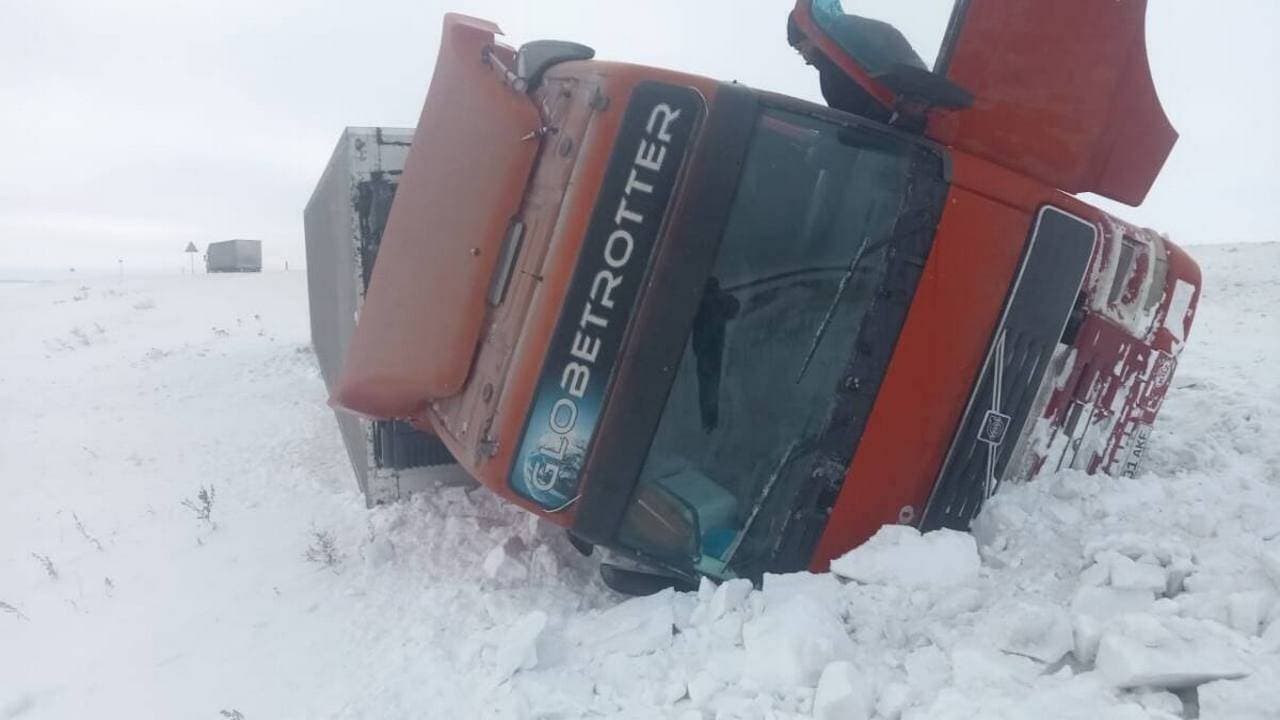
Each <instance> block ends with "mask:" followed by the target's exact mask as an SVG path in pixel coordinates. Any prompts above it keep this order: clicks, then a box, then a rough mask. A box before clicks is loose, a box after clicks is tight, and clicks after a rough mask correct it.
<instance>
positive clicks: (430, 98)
mask: <svg viewBox="0 0 1280 720" xmlns="http://www.w3.org/2000/svg"><path fill="white" fill-rule="evenodd" d="M1144 19H1145V3H1144V2H1141V1H1130V2H1123V3H1117V2H1115V0H1046V1H1045V2H1037V3H1023V2H1018V1H1016V0H968V1H967V2H959V3H957V4H956V7H955V9H954V11H953V12H952V15H951V18H950V25H949V27H948V30H947V34H946V38H945V40H944V43H943V46H942V49H941V52H940V54H939V56H938V61H937V63H936V64H935V65H934V66H933V67H932V68H931V69H928V68H926V67H925V66H924V65H923V63H922V62H920V61H919V60H918V58H917V57H914V54H913V53H912V52H911V48H910V45H909V43H906V45H905V50H904V48H903V45H904V43H905V39H904V38H903V37H902V36H901V34H898V33H897V32H896V30H895V29H894V28H892V26H888V25H886V24H884V23H875V22H873V21H865V22H864V21H863V19H861V18H858V16H856V15H849V14H848V13H846V12H845V11H844V9H843V8H841V7H840V6H839V3H838V2H834V1H833V0H800V1H799V2H798V3H797V5H796V6H795V8H794V10H793V11H792V13H791V16H790V18H789V25H790V28H789V30H790V32H789V35H790V39H791V42H792V44H793V45H795V46H796V47H797V49H798V50H799V51H800V52H801V54H802V56H803V57H804V58H805V59H806V60H807V61H808V62H810V63H811V64H813V65H815V66H816V67H817V68H818V70H819V72H820V73H822V80H823V90H824V94H825V95H826V96H827V99H828V102H829V104H831V105H833V106H834V107H823V106H819V105H815V104H812V103H809V102H805V101H801V100H797V99H794V98H790V97H786V96H783V95H778V94H774V93H768V92H761V91H757V90H753V89H751V88H748V87H745V86H743V85H740V84H736V83H726V82H718V81H715V80H711V79H708V78H704V77H697V76H693V75H687V74H683V73H679V72H674V71H669V70H663V69H659V68H652V67H641V66H636V65H627V64H620V63H612V62H602V61H598V60H595V59H593V57H592V56H593V52H592V51H591V50H590V48H586V47H585V46H581V45H576V44H572V43H561V42H545V41H544V42H535V43H529V44H527V45H525V46H523V47H521V48H520V49H519V50H515V49H512V48H509V47H507V46H504V45H502V44H500V43H499V42H498V41H497V39H496V37H497V36H498V35H499V31H498V28H497V27H496V26H494V25H493V24H491V23H488V22H485V21H482V20H477V19H473V18H468V17H463V16H459V15H449V16H446V18H445V23H444V32H443V36H442V40H441V47H440V54H439V59H438V60H437V64H436V68H435V74H434V77H433V79H432V81H431V86H430V89H429V92H428V94H427V98H426V104H425V106H424V108H423V111H422V115H421V118H420V120H419V123H418V125H417V128H416V131H415V134H414V135H413V139H412V144H411V146H410V147H409V151H408V156H407V159H406V160H405V162H404V167H403V171H402V173H400V174H399V179H398V182H399V187H398V189H397V190H396V194H395V199H394V202H392V203H391V206H390V212H389V215H388V216H387V219H386V227H385V230H384V231H383V232H382V235H381V239H380V246H379V248H378V254H377V261H376V263H375V264H374V266H373V271H372V274H371V277H370V280H369V286H368V289H367V292H366V293H365V296H364V298H363V304H362V305H361V306H360V309H359V320H358V322H357V323H356V326H355V331H354V334H353V335H352V337H351V339H350V342H349V346H348V347H346V348H345V353H346V356H345V362H344V363H343V367H342V368H341V373H340V374H338V375H340V376H339V377H337V379H336V380H335V381H334V382H333V383H331V391H332V396H333V403H334V404H335V406H337V407H339V408H341V409H343V410H344V411H348V412H353V413H357V414H359V415H363V416H366V417H369V418H379V419H383V420H391V419H394V420H403V421H408V422H410V423H412V424H413V425H414V426H415V427H417V428H419V429H420V430H421V431H424V432H426V433H430V434H432V435H435V436H437V437H438V439H439V441H440V442H442V443H443V445H444V446H445V447H446V448H447V449H448V450H449V452H450V453H451V454H452V456H453V458H455V459H456V460H457V462H458V463H459V464H460V465H461V467H462V468H463V469H465V470H466V472H467V473H468V474H470V475H471V476H472V477H473V478H475V479H476V480H477V481H479V482H480V483H482V484H483V485H484V486H486V487H487V488H488V489H489V490H491V491H492V492H494V493H496V494H498V495H500V496H502V497H503V498H505V499H507V500H509V501H510V502H513V503H515V504H517V505H519V506H521V507H523V508H525V509H527V510H528V511H530V512H532V513H535V514H537V515H539V516H541V517H543V518H545V519H547V520H548V521H550V522H553V523H556V524H558V525H560V526H563V527H564V528H566V529H567V530H568V531H569V532H570V533H571V535H572V537H573V538H574V539H575V540H576V541H577V543H578V544H579V545H580V546H581V547H584V548H585V547H586V546H602V547H605V548H607V549H608V550H610V551H611V552H612V553H613V557H615V558H623V559H625V561H626V562H627V564H628V565H629V568H630V569H629V570H622V569H618V568H613V569H612V570H611V574H607V576H606V577H607V579H610V578H611V579H612V581H613V582H614V583H615V585H617V586H620V587H624V588H627V589H635V588H637V587H639V586H638V585H636V584H635V583H634V582H633V581H635V580H637V578H642V577H650V576H653V577H657V579H658V581H659V582H660V583H668V584H670V583H675V584H685V583H691V582H694V581H696V579H697V577H698V576H699V575H706V576H710V577H714V578H728V577H748V578H758V577H759V576H760V575H761V574H762V573H764V572H784V571H795V570H800V569H805V568H810V569H813V570H819V571H820V570H825V569H826V567H827V565H828V563H829V562H830V560H831V559H833V558H835V557H837V556H839V555H841V554H842V553H844V552H846V551H848V550H849V549H851V548H853V547H855V546H856V545H858V544H859V543H861V542H863V541H865V540H866V539H867V538H869V537H870V536H871V535H872V534H874V533H875V532H876V530H877V529H878V528H880V527H881V526H882V525H885V524H888V523H903V524H910V525H913V526H916V527H918V528H920V529H921V530H930V529H934V528H940V527H951V528H962V529H963V528H967V527H968V524H969V522H970V521H971V520H972V519H973V518H974V517H975V516H976V514H977V513H978V512H979V511H980V510H981V508H982V506H983V503H984V502H985V501H986V500H987V499H988V498H990V497H991V495H992V493H994V492H996V491H997V490H998V489H999V488H1000V486H1001V485H1002V484H1004V483H1009V482H1019V481H1023V480H1026V479H1029V478H1032V477H1034V476H1036V475H1037V474H1039V473H1044V472H1051V471H1054V470H1057V469H1059V468H1079V469H1083V470H1085V471H1088V472H1103V473H1110V474H1133V473H1135V472H1136V471H1137V469H1138V467H1139V464H1140V460H1141V458H1142V452H1143V449H1144V446H1145V443H1146V438H1147V434H1148V432H1149V430H1150V428H1151V423H1152V421H1153V420H1154V417H1155V414H1156V412H1157V411H1158V409H1159V407H1160V404H1161V401H1162V400H1163V398H1164V394H1165V392H1166V390H1167V388H1168V386H1169V381H1170V377H1171V374H1172V372H1173V369H1174V367H1175V364H1176V358H1177V355H1178V352H1179V350H1180V348H1181V346H1182V344H1183V342H1184V341H1185V339H1186V337H1187V332H1188V330H1189V327H1190V325H1191V322H1192V317H1193V314H1194V311H1195V305H1196V300H1197V299H1198V296H1199V288H1200V276H1199V270H1198V268H1197V266H1196V264H1195V263H1194V262H1193V261H1192V260H1191V259H1190V258H1189V257H1188V256H1187V255H1186V254H1185V253H1184V252H1183V251H1182V250H1181V249H1179V248H1178V247H1177V246H1175V245H1174V244H1173V243H1171V242H1170V241H1169V240H1167V239H1166V238H1165V237H1163V236H1162V235H1160V234H1158V233H1156V232H1153V231H1151V230H1147V229H1144V228H1139V227H1134V226H1131V225H1128V224H1126V223H1124V222H1123V221H1121V220H1118V219H1116V218H1114V217H1111V216H1110V215H1108V214H1106V213H1104V212H1102V211H1101V210H1099V209H1097V208H1095V207H1093V206H1091V205H1089V204H1087V203H1085V202H1084V201H1082V200H1081V199H1079V198H1077V197H1075V196H1074V195H1073V194H1072V193H1079V192H1086V191H1090V192H1095V193H1098V194H1101V195H1104V196H1108V197H1111V198H1114V199H1118V200H1121V201H1124V202H1128V203H1130V204H1137V203H1139V202H1141V200H1142V199H1143V197H1144V196H1145V195H1146V193H1147V191H1148V189H1149V188H1150V186H1151V183H1152V182H1153V181H1154V179H1155V177H1156V175H1157V174H1158V172H1159V170H1160V168H1161V166H1162V165H1163V163H1164V160H1165V158H1166V157H1167V155H1168V153H1169V151H1170V149H1171V148H1172V146H1173V143H1174V141H1175V139H1176V133H1175V132H1174V131H1173V130H1172V128H1171V127H1170V126H1169V123H1168V121H1167V120H1166V119H1165V117H1164V114H1163V112H1162V111H1161V109H1160V106H1159V102H1158V100H1157V99H1156V96H1155V91H1154V88H1153V87H1152V84H1151V78H1150V73H1149V71H1148V68H1147V62H1146V54H1145V48H1144V42H1143V27H1144ZM899 41H900V42H899ZM637 572H639V573H644V574H645V575H637V574H636V573H637ZM641 584H643V583H641Z"/></svg>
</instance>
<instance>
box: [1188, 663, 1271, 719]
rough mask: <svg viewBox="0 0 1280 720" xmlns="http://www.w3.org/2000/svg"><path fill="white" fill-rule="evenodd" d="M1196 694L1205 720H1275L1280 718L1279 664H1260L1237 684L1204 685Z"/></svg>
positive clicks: (1229, 682) (1225, 682) (1215, 683)
mask: <svg viewBox="0 0 1280 720" xmlns="http://www.w3.org/2000/svg"><path fill="white" fill-rule="evenodd" d="M1196 694H1197V697H1198V698H1199V700H1200V717H1202V718H1205V720H1209V719H1210V718H1214V719H1215V720H1216V718H1230V720H1275V718H1276V717H1277V715H1278V714H1280V712H1278V709H1280V663H1275V662H1272V663H1269V664H1261V665H1259V666H1258V668H1257V670H1256V671H1255V672H1254V673H1253V674H1252V675H1250V676H1249V677H1247V678H1243V679H1240V680H1219V681H1216V682H1211V683H1206V684H1204V685H1201V686H1200V687H1199V688H1198V689H1197V692H1196Z"/></svg>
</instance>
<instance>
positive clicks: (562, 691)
mask: <svg viewBox="0 0 1280 720" xmlns="http://www.w3.org/2000/svg"><path fill="white" fill-rule="evenodd" d="M1193 252H1194V255H1195V256H1196V257H1197V258H1198V259H1199V260H1200V261H1201V263H1202V265H1203V267H1204V269H1205V285H1206V290H1205V293H1204V300H1203V302H1202V304H1201V309H1200V314H1199V317H1198V320H1197V324H1196V326H1195V327H1194V328H1193V331H1192V334H1191V337H1190V341H1189V346H1188V347H1187V350H1186V352H1185V353H1184V355H1183V360H1182V364H1181V366H1180V368H1179V369H1178V371H1177V375H1176V376H1175V380H1174V390H1173V391H1172V392H1171V395H1170V397H1169V400H1168V401H1167V403H1166V405H1165V409H1164V411H1163V414H1162V416H1161V418H1160V421H1159V422H1158V423H1157V426H1156V431H1155V433H1154V434H1153V435H1152V438H1151V444H1150V449H1149V451H1148V455H1147V467H1146V472H1145V473H1144V474H1143V475H1142V476H1141V477H1139V478H1138V479H1134V480H1130V479H1112V478H1104V477H1088V476H1085V475H1083V474H1079V473H1062V474H1059V475H1057V476H1054V477H1049V478H1046V479H1043V480H1041V481H1038V482H1035V483H1032V484H1029V485H1025V486H1018V487H1010V488H1006V489H1005V490H1003V491H1002V492H1001V493H1000V494H999V495H998V496H997V498H996V499H995V500H994V501H993V503H992V504H991V505H990V506H989V507H988V508H987V510H986V511H985V512H984V514H983V516H982V517H981V518H980V520H979V523H978V525H977V526H976V528H975V532H974V534H973V535H972V536H971V535H966V534H960V533H949V532H944V533H935V534H930V535H926V536H924V537H923V538H921V537H919V536H918V535H916V534H915V533H914V531H910V530H906V529H903V528H891V529H890V530H888V531H884V532H882V533H881V535H879V536H877V538H876V539H874V540H873V541H872V542H871V543H870V544H868V546H865V547H864V548H862V549H860V550H858V551H855V552H854V553H852V554H850V555H848V556H846V557H845V558H844V559H842V560H841V561H839V562H838V564H837V571H838V575H836V574H830V575H808V574H801V575H794V576H774V577H769V578H767V579H766V582H765V584H764V588H763V590H761V591H755V590H752V589H751V588H750V587H749V586H748V585H745V584H744V583H741V582H731V583H726V584H725V585H722V586H721V587H719V588H713V587H712V586H711V585H710V584H707V585H705V586H704V587H703V589H702V590H701V591H700V592H698V593H688V594H675V593H670V592H667V593H662V594H659V595H657V596H653V597H649V598H641V599H633V600H626V601H624V598H621V597H618V596H616V595H614V594H612V593H610V592H609V591H608V590H606V589H605V588H604V587H603V586H602V585H601V583H600V582H599V580H598V579H597V574H596V570H595V567H594V566H593V564H592V561H591V560H588V559H585V558H582V557H581V556H579V555H578V554H577V553H576V552H575V551H574V550H573V549H572V548H571V547H570V546H569V545H568V543H567V542H566V541H565V540H564V538H563V536H562V534H561V533H560V532H559V531H557V530H555V529H554V528H551V527H549V526H546V525H542V524H540V523H538V522H537V521H535V520H533V519H532V518H530V517H529V516H527V515H525V514H523V513H521V512H518V511H516V510H513V509H511V508H509V507H505V506H503V505H502V504H500V503H498V502H497V501H495V500H494V499H493V498H491V497H490V496H488V495H487V494H486V492H485V491H483V490H479V489H474V490H470V491H467V490H464V489H462V488H458V487H452V488H447V487H440V488H438V489H436V490H435V491H432V492H427V493H423V494H420V495H417V496H415V497H414V499H413V500H412V501H411V502H406V503H402V504H400V505H397V506H392V507H384V508H379V509H376V510H372V511H370V510H366V509H365V507H364V504H363V502H362V499H361V498H360V497H359V495H358V493H357V492H356V490H355V483H354V480H353V479H352V477H351V475H350V468H349V466H348V464H347V460H346V457H345V455H344V453H343V451H342V447H341V444H340V442H339V438H338V433H337V429H336V426H335V424H334V422H333V418H332V416H331V413H330V411H329V409H328V408H327V407H326V405H325V402H324V401H325V396H324V392H323V389H322V386H321V381H320V378H319V374H318V372H317V370H316V367H315V360H314V357H313V355H312V354H311V352H310V350H309V348H308V324H307V317H306V288H305V279H304V275H303V274H302V273H298V272H295V273H267V274H262V275H250V276H204V275H198V276H174V277H159V276H156V277H147V278H125V279H123V280H119V279H115V278H101V279H94V280H90V281H86V280H84V279H72V278H67V279H60V280H56V281H48V280H45V281H41V282H33V283H16V282H5V283H0V327H3V328H4V331H5V335H6V337H4V338H3V339H2V340H0V482H2V483H3V488H2V489H3V495H2V496H0V720H9V719H12V718H22V719H23V720H35V719H44V718H73V719H77V720H79V719H84V718H94V719H99V718H130V719H132V718H166V719H167V718H183V719H186V718H193V719H197V720H198V719H200V718H208V719H209V720H219V719H220V718H243V720H279V719H282V718H330V717H336V718H377V719H383V718H470V717H496V718H578V717H625V718H660V717H670V718H681V719H685V718H688V719H692V718H705V719H706V720H710V719H711V718H759V719H764V718H792V717H800V718H804V717H810V716H816V717H819V718H824V719H825V720H834V719H836V718H839V719H841V720H845V719H852V720H857V719H861V718H871V717H877V718H885V719H887V720H891V719H894V718H929V719H931V720H932V719H937V718H993V717H995V718H1033V719H1034V720H1046V719H1048V718H1080V719H1082V720H1083V719H1085V718H1090V719H1092V718H1144V717H1152V718H1176V717H1195V716H1197V715H1198V716H1199V717H1201V718H1277V717H1280V369H1278V367H1280V366H1278V365H1277V358H1280V279H1278V278H1280V272H1278V271H1280V245H1278V244H1274V243H1273V244H1266V245H1248V246H1216V247H1203V248H1195V249H1194V251H1193ZM202 488H206V489H207V490H208V491H209V492H211V493H212V495H211V497H212V502H211V503H210V504H209V509H210V513H209V517H208V518H207V519H201V518H200V517H198V514H197V512H196V511H197V510H199V509H200V507H201V503H200V501H199V499H198V494H199V493H200V491H201V489H202ZM184 503H186V504H184ZM308 555H310V557H311V559H308V558H307V556H308ZM325 555H328V556H329V557H328V559H329V560H331V561H332V562H328V563H326V562H325V560H326V558H325V557H324V556H325ZM1169 689H1174V690H1176V691H1177V692H1176V694H1175V693H1172V692H1169Z"/></svg>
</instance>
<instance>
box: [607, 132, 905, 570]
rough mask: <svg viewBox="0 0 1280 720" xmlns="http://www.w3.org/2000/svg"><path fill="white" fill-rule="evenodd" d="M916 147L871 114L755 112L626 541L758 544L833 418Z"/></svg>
mask: <svg viewBox="0 0 1280 720" xmlns="http://www.w3.org/2000/svg"><path fill="white" fill-rule="evenodd" d="M918 155H919V150H918V149H916V148H914V147H913V146H912V145H911V144H910V143H908V142H906V141H902V140H898V139H896V138H894V137H892V136H889V135H887V134H881V133H878V132H875V131H872V130H862V129H858V128H852V127H843V126H839V125H835V124H833V123H830V122H826V121H823V120H820V119H816V118H813V117H810V116H807V115H801V114H798V113H792V112H788V111H782V110H776V109H769V110H765V111H764V112H763V113H762V114H761V115H760V118H759V121H758V124H757V127H756V130H755V134H754V137H753V139H752V144H751V146H750V149H749V151H748V153H747V157H746V160H745V163H744V166H743V170H742V175H741V178H740V180H739V185H738V190H737V193H736V195H735V198H734V201H733V205H732V208H731V211H730V216H729V218H728V219H727V223H726V225H725V230H724V234H723V236H722V238H721V241H720V247H719V250H718V254H717V257H716V261H715V265H714V268H713V270H712V272H711V275H710V277H709V278H708V279H707V281H706V285H705V289H704V292H703V298H702V301H701V304H700V306H699V308H698V310H697V314H696V315H695V318H694V323H693V329H692V332H691V333H690V337H689V339H688V341H687V343H686V345H685V349H684V353H683V355H682V359H681V362H680V366H679V368H678V370H677V373H676V376H675V378H674V380H673V383H672V385H671V389H670V394H669V396H668V398H667V402H666V406H665V408H664V410H663V413H662V417H661V420H660V422H659V427H658V429H657V432H656V434H655V436H654V440H653V443H652V445H651V446H650V449H649V452H648V455H647V458H646V460H645V463H644V465H643V467H642V470H641V473H640V479H639V482H638V483H637V486H636V490H635V492H634V495H633V496H632V498H631V501H630V505H629V506H628V510H627V512H626V515H625V516H624V519H623V523H622V526H621V528H620V530H619V536H618V539H619V541H620V542H621V544H622V545H624V546H626V547H629V548H631V549H633V550H635V551H638V552H639V553H641V554H643V555H646V556H649V557H654V558H657V559H660V560H662V561H663V562H664V563H667V564H669V565H673V566H677V567H683V568H686V569H689V570H695V569H696V570H697V571H699V572H703V573H707V574H710V575H715V576H721V577H728V576H733V575H735V574H740V573H741V566H742V565H743V564H744V563H747V562H751V563H755V564H758V563H759V560H760V557H761V555H762V554H767V553H768V552H769V547H770V544H771V543H772V542H774V540H775V539H776V538H773V536H775V535H776V532H775V530H776V528H777V526H778V524H779V523H778V522H777V518H776V517H773V516H775V515H778V514H781V513H785V512H787V508H789V507H790V503H788V502H786V500H785V497H783V496H785V495H788V494H790V495H794V494H795V493H796V490H797V487H796V483H794V482H792V481H790V480H786V479H780V478H785V477H786V473H785V470H786V469H787V467H788V465H790V464H791V463H793V462H794V461H796V460H797V459H798V458H800V457H802V456H804V455H805V454H806V453H809V452H810V451H811V450H812V447H813V445H814V444H815V441H816V439H817V438H818V436H819V435H820V434H821V433H822V432H823V430H824V428H825V427H827V426H828V424H829V421H830V417H831V415H832V410H833V406H834V404H835V395H836V391H837V388H838V387H839V386H840V384H841V382H842V381H843V380H844V378H845V376H846V374H847V373H848V372H849V368H850V363H851V362H853V361H854V359H855V352H854V351H855V347H854V345H855V341H856V339H857V338H858V335H859V329H860V327H861V326H862V324H863V323H864V321H865V320H866V318H867V316H868V313H869V312H870V311H871V309H872V308H873V306H874V305H875V303H876V299H877V297H880V296H881V290H882V287H883V279H884V277H885V275H886V270H887V268H888V267H889V266H890V260H891V258H892V253H893V252H894V248H895V246H894V244H893V242H892V240H893V234H894V229H895V227H897V226H898V220H899V218H900V216H902V215H903V213H904V212H905V211H906V207H905V206H906V203H905V201H904V198H906V197H907V194H908V185H909V183H910V182H911V176H912V167H913V158H915V157H918ZM891 341H892V338H890V342H891ZM885 357H886V358H887V355H885ZM848 442H849V443H852V442H853V440H852V438H850V439H849V440H848ZM771 538H773V539H771Z"/></svg>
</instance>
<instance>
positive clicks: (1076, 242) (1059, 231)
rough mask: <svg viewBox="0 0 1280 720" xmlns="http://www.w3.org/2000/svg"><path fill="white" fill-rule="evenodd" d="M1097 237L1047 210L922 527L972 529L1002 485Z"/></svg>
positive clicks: (1081, 223) (1074, 221)
mask: <svg viewBox="0 0 1280 720" xmlns="http://www.w3.org/2000/svg"><path fill="white" fill-rule="evenodd" d="M1096 237H1097V229H1096V228H1095V227H1094V226H1093V225H1092V224H1090V223H1087V222H1085V221H1084V220H1081V219H1079V218H1077V217H1074V216H1072V215H1068V214H1067V213H1065V212H1062V211H1061V210H1057V209H1056V208H1051V207H1045V208H1042V209H1041V211H1040V214H1039V217H1038V218H1037V220H1036V224H1035V227H1034V228H1033V229H1032V232H1031V238H1030V240H1029V241H1028V243H1027V249H1026V251H1025V253H1024V254H1023V258H1022V266H1021V268H1020V269H1019V271H1018V276H1017V279H1016V280H1015V281H1014V286H1013V289H1012V291H1011V292H1010V294H1009V299H1008V300H1007V301H1006V302H1005V308H1004V314H1003V316H1002V318H1001V321H1000V324H999V325H998V326H997V327H996V330H995V333H994V335H993V338H992V342H991V346H990V349H989V350H988V351H987V359H986V362H985V363H984V364H983V368H982V372H981V374H980V375H979V377H978V378H977V381H976V382H975V383H974V392H973V394H972V395H971V396H970V398H969V405H968V407H967V408H966V409H965V413H964V415H963V417H962V418H961V420H960V425H959V429H958V431H957V432H956V435H955V438H954V439H953V441H952V444H951V449H950V451H949V452H948V453H947V459H946V461H945V462H944V463H943V466H942V471H941V472H940V473H939V475H938V480H937V482H936V483H935V484H934V488H933V495H932V497H930V499H929V504H928V506H927V507H926V508H925V512H924V516H923V519H922V521H921V530H926V531H927V530H934V529H937V528H940V527H949V528H955V529H960V530H965V529H968V527H969V522H970V521H971V520H973V518H974V517H975V516H976V515H977V514H978V511H979V510H981V509H982V504H983V503H984V502H985V501H986V499H987V498H989V497H991V495H992V493H994V492H995V491H996V489H997V488H998V487H999V485H1000V481H1001V479H1002V478H1003V476H1004V472H1005V469H1006V467H1007V465H1008V463H1009V459H1010V457H1011V456H1012V455H1013V452H1014V449H1015V447H1016V446H1017V444H1018V439H1019V435H1020V434H1021V432H1022V428H1023V426H1024V425H1025V424H1026V422H1027V416H1028V414H1029V413H1030V412H1031V407H1032V405H1033V403H1034V402H1035V398H1036V394H1037V392H1038V390H1039V389H1040V384H1041V383H1042V382H1043V380H1044V375H1045V370H1046V369H1047V368H1048V366H1049V360H1050V358H1051V357H1052V355H1053V352H1054V349H1055V348H1056V347H1057V345H1058V342H1059V341H1060V339H1061V338H1062V332H1063V329H1064V328H1065V327H1066V324H1067V320H1068V318H1069V317H1070V315H1071V310H1072V308H1073V307H1074V305H1075V303H1076V298H1077V297H1078V296H1079V293H1080V285H1081V283H1082V282H1083V280H1084V276H1085V273H1086V272H1087V271H1088V268H1089V260H1090V257H1091V256H1092V254H1093V247H1094V243H1095V241H1096Z"/></svg>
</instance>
